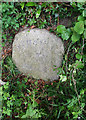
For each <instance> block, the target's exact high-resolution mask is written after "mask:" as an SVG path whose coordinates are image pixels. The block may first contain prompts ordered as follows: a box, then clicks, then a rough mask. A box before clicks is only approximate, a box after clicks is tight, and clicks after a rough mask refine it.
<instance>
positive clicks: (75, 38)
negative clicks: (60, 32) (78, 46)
mask: <svg viewBox="0 0 86 120" xmlns="http://www.w3.org/2000/svg"><path fill="white" fill-rule="evenodd" d="M71 39H72V42H73V43H75V42H77V41H78V40H79V39H80V35H79V34H77V33H76V32H73V35H72V37H71Z"/></svg>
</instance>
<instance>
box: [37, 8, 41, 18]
mask: <svg viewBox="0 0 86 120" xmlns="http://www.w3.org/2000/svg"><path fill="white" fill-rule="evenodd" d="M40 13H41V9H39V10H38V11H37V12H36V18H38V17H39V16H40Z"/></svg>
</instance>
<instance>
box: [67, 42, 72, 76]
mask: <svg viewBox="0 0 86 120" xmlns="http://www.w3.org/2000/svg"><path fill="white" fill-rule="evenodd" d="M71 46H72V42H71V43H70V45H69V47H68V50H67V60H66V76H67V72H68V67H67V62H68V54H69V51H70V47H71Z"/></svg>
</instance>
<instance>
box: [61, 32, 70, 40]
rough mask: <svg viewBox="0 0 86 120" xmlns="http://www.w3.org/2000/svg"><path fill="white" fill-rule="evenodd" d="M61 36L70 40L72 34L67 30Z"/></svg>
mask: <svg viewBox="0 0 86 120" xmlns="http://www.w3.org/2000/svg"><path fill="white" fill-rule="evenodd" d="M61 37H62V39H63V40H68V38H69V37H70V35H69V33H68V32H67V31H63V33H62V34H61Z"/></svg>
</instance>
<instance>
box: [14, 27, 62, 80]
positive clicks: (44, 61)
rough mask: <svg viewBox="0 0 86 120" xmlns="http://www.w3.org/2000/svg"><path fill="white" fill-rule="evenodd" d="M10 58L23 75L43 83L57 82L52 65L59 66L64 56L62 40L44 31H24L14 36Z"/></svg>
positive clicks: (35, 29) (36, 29) (55, 72)
mask: <svg viewBox="0 0 86 120" xmlns="http://www.w3.org/2000/svg"><path fill="white" fill-rule="evenodd" d="M12 47H13V50H12V58H13V61H14V63H15V65H16V66H17V68H18V69H19V71H20V72H22V73H23V74H25V75H29V76H32V77H33V78H35V79H43V80H45V81H48V80H50V81H53V80H57V79H58V76H57V70H55V71H53V69H54V65H56V66H57V67H60V66H61V63H62V58H63V54H64V45H63V43H62V40H61V39H60V38H58V37H57V36H56V35H54V34H53V33H50V32H49V31H47V30H45V29H38V28H34V29H26V30H24V31H22V32H19V33H18V34H16V35H15V38H14V42H13V46H12Z"/></svg>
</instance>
